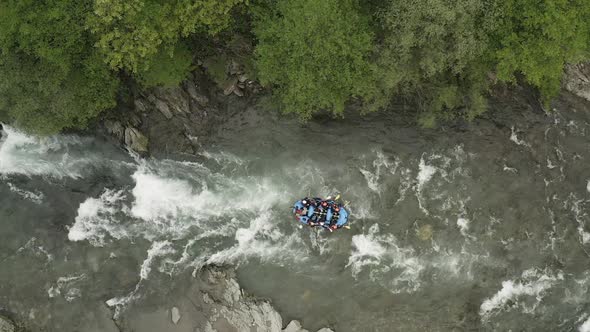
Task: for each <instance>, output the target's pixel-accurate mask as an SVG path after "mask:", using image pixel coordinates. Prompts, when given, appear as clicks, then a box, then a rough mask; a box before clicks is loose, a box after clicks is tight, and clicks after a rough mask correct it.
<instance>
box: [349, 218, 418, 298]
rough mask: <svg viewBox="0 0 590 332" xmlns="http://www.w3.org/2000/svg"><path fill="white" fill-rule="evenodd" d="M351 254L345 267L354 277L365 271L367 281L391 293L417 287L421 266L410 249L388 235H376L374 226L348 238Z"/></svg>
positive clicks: (375, 226)
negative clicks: (350, 240)
mask: <svg viewBox="0 0 590 332" xmlns="http://www.w3.org/2000/svg"><path fill="white" fill-rule="evenodd" d="M352 247H353V249H352V253H351V255H350V257H349V259H348V263H347V265H346V266H347V267H349V266H350V267H351V272H352V274H353V276H354V277H355V278H357V277H358V275H359V274H360V273H361V272H362V271H363V270H364V269H365V268H366V269H368V270H369V278H370V279H371V280H373V281H374V282H377V283H379V284H381V285H383V286H384V287H386V288H388V289H389V290H390V291H391V292H393V293H400V292H414V291H416V290H418V289H419V288H420V274H421V273H422V270H423V269H424V265H423V264H422V262H421V261H420V259H419V258H418V257H416V256H415V253H414V250H413V249H411V248H403V247H400V246H398V245H397V239H396V238H395V237H394V236H393V235H392V234H387V235H381V234H379V226H378V225H377V224H374V225H373V226H371V227H370V228H369V232H368V234H359V235H355V236H353V237H352Z"/></svg>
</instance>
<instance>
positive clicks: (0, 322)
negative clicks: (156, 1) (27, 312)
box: [0, 316, 16, 332]
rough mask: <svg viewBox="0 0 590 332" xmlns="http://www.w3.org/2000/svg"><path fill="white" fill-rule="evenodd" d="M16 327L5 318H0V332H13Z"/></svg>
mask: <svg viewBox="0 0 590 332" xmlns="http://www.w3.org/2000/svg"><path fill="white" fill-rule="evenodd" d="M15 331H16V326H14V323H12V321H10V320H9V319H7V318H4V317H2V316H0V332H15Z"/></svg>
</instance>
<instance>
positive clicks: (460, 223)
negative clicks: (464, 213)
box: [457, 217, 471, 237]
mask: <svg viewBox="0 0 590 332" xmlns="http://www.w3.org/2000/svg"><path fill="white" fill-rule="evenodd" d="M470 223H471V221H469V219H466V218H463V217H459V218H458V219H457V227H459V231H461V234H462V235H463V236H465V237H469V234H468V233H467V231H469V224H470Z"/></svg>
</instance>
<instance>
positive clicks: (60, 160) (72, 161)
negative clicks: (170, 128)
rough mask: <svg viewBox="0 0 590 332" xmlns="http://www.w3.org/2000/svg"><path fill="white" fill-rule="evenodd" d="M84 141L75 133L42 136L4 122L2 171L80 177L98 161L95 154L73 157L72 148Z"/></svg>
mask: <svg viewBox="0 0 590 332" xmlns="http://www.w3.org/2000/svg"><path fill="white" fill-rule="evenodd" d="M82 144H83V140H82V139H80V138H78V137H76V136H64V135H60V136H51V137H44V138H39V137H35V136H32V135H27V134H25V133H24V132H22V131H19V130H17V129H15V128H12V127H10V126H7V125H4V126H3V130H2V139H1V140H0V174H22V175H28V176H31V175H49V176H53V177H58V178H61V177H73V178H77V177H80V176H81V171H82V170H83V169H84V167H85V166H87V165H89V164H91V163H93V162H96V161H97V160H98V158H96V156H94V158H89V157H88V156H75V157H71V156H70V154H69V153H68V150H69V148H70V147H73V146H80V145H82Z"/></svg>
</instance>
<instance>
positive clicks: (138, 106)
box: [133, 99, 147, 113]
mask: <svg viewBox="0 0 590 332" xmlns="http://www.w3.org/2000/svg"><path fill="white" fill-rule="evenodd" d="M133 103H134V104H135V111H137V112H138V113H147V105H146V103H145V100H143V99H135V100H134V102H133Z"/></svg>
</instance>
